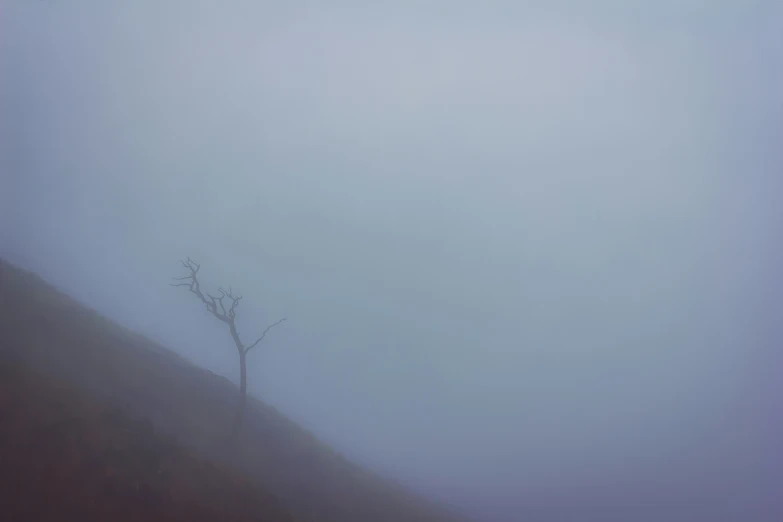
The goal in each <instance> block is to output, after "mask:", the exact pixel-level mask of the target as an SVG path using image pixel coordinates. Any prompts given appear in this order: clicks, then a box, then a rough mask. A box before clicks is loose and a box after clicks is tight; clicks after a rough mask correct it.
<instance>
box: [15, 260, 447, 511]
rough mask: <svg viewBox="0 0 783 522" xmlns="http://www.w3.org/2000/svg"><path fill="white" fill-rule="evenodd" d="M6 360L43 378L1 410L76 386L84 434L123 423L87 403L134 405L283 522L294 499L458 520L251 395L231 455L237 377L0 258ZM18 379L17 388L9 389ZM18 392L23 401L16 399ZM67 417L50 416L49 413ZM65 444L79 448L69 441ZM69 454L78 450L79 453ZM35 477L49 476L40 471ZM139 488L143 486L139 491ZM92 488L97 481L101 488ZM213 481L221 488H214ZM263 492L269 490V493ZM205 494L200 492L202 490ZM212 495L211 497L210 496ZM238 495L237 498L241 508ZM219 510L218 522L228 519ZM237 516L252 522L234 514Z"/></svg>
mask: <svg viewBox="0 0 783 522" xmlns="http://www.w3.org/2000/svg"><path fill="white" fill-rule="evenodd" d="M0 355H2V356H3V358H4V359H5V360H12V361H13V363H12V364H11V367H12V368H15V369H14V370H13V371H11V370H8V371H6V373H7V374H9V375H16V374H20V372H21V371H22V370H20V368H27V369H28V370H27V371H28V372H29V371H31V370H32V372H33V374H37V375H40V376H41V377H34V376H33V377H30V378H18V379H17V380H16V381H14V380H13V379H10V380H8V379H7V380H6V381H7V382H6V383H5V387H4V388H3V389H2V394H3V395H2V397H0V399H3V398H4V399H5V404H6V405H9V404H10V406H6V410H7V411H6V410H4V412H5V413H4V414H5V415H10V414H9V413H8V411H24V410H19V409H18V408H22V407H23V408H24V409H26V408H28V407H29V408H30V411H34V410H35V411H39V410H40V411H43V410H41V409H40V408H43V409H44V410H45V409H46V408H45V407H43V406H41V404H46V401H47V400H48V399H46V397H47V396H56V395H57V394H56V393H54V392H53V391H51V390H50V391H48V392H47V391H45V390H46V387H47V386H49V385H51V386H55V385H54V384H51V383H54V382H59V383H62V385H61V386H62V387H64V388H67V389H73V390H74V391H73V392H71V391H68V394H72V395H68V394H66V395H64V396H67V397H70V399H69V404H71V403H72V404H73V405H74V406H68V408H73V409H74V411H78V412H81V413H77V414H73V415H71V416H70V417H68V416H66V417H68V418H72V417H74V416H75V417H76V418H78V419H81V420H79V421H78V422H77V426H80V427H77V428H73V429H75V430H76V432H75V433H77V435H69V436H72V437H76V438H77V439H79V438H83V437H85V436H87V435H85V434H86V433H90V432H92V431H95V432H96V433H104V434H106V433H113V430H114V428H111V425H109V427H107V425H106V422H105V419H104V417H105V415H102V414H101V413H96V412H99V411H102V410H100V407H98V406H85V405H83V404H82V403H84V404H88V403H89V401H95V403H96V404H112V405H121V406H123V407H124V408H126V410H127V411H126V413H123V414H122V415H123V416H125V417H128V416H129V415H130V416H138V417H143V418H145V419H147V422H148V423H149V425H150V428H149V430H153V429H154V430H155V431H157V432H158V433H157V434H156V433H152V434H150V433H149V430H148V433H147V435H146V436H147V438H148V439H149V442H148V443H149V444H152V446H155V445H156V444H157V445H159V444H164V445H165V444H166V443H165V442H162V441H165V440H166V437H174V438H176V439H177V440H178V441H179V444H178V445H177V448H176V455H179V457H178V458H180V459H185V460H182V463H181V466H183V469H185V468H188V466H190V467H193V466H198V465H197V464H194V463H195V462H196V461H198V459H199V458H205V459H209V460H210V461H212V462H216V463H218V467H215V468H214V481H216V482H215V484H220V483H221V481H223V482H225V481H228V480H229V478H226V477H229V475H226V473H228V472H224V471H221V469H222V468H220V466H223V467H224V468H226V469H227V468H229V467H230V468H233V469H235V470H237V471H239V472H241V473H243V474H244V476H246V477H247V480H248V484H250V483H252V487H254V488H256V491H258V492H259V493H258V494H257V497H258V499H263V500H258V502H260V503H261V504H263V508H258V509H259V510H260V513H261V514H262V515H263V516H264V517H266V518H259V520H285V519H286V518H285V516H284V515H283V514H282V511H281V509H282V508H281V507H280V505H284V506H286V507H287V509H288V510H289V511H290V512H291V513H292V514H293V516H295V517H296V518H297V519H299V518H301V519H303V520H311V521H341V522H351V521H357V522H370V521H372V522H383V521H432V522H440V521H448V520H455V518H453V517H452V515H450V514H446V513H445V511H444V510H442V509H440V508H438V507H435V506H433V505H431V504H429V503H428V502H426V501H424V500H422V499H420V498H418V497H415V496H413V495H411V494H409V493H408V492H406V491H404V490H403V489H402V488H400V487H398V486H397V485H395V484H393V483H391V482H389V481H386V480H383V479H381V478H380V477H378V476H376V475H374V474H372V473H370V472H368V471H367V470H364V469H362V468H360V467H358V466H355V465H353V464H351V463H350V462H348V461H347V460H346V459H344V458H343V457H342V456H340V455H339V454H337V453H336V452H334V451H333V450H331V449H330V448H328V447H327V446H325V445H323V444H321V443H320V442H319V441H318V440H317V439H316V438H315V437H313V436H312V435H311V434H309V433H307V432H306V431H304V430H303V429H301V428H299V427H298V426H297V425H295V424H294V423H293V422H291V421H290V420H288V419H286V418H285V417H284V416H283V415H281V414H280V413H278V412H277V411H276V410H274V409H273V408H270V407H269V406H266V405H264V404H263V403H262V402H260V401H257V400H251V401H249V403H248V405H249V411H248V415H247V420H246V425H245V430H244V432H243V434H242V438H241V440H240V441H239V443H238V444H237V445H236V446H235V447H234V449H233V451H232V452H231V453H230V454H229V453H227V451H226V444H225V436H226V433H227V430H228V427H229V426H230V422H231V416H232V413H233V406H234V404H235V398H236V393H237V391H236V388H235V386H234V385H233V384H232V383H230V382H229V381H228V380H226V379H224V378H222V377H219V376H217V375H215V374H213V373H211V372H209V371H206V370H203V369H200V368H197V367H195V366H193V365H191V364H189V363H188V362H186V361H184V360H182V359H181V358H179V357H177V356H176V355H175V354H173V353H172V352H170V351H169V350H167V349H166V348H165V347H163V346H160V345H159V344H156V343H154V342H152V341H150V340H148V339H146V338H144V337H143V336H140V335H138V334H136V333H134V332H131V331H129V330H126V329H124V328H121V327H119V326H117V325H115V324H113V323H112V322H110V321H108V320H106V319H105V318H102V317H101V316H99V315H98V314H97V313H95V312H93V311H91V310H89V309H87V308H85V307H83V306H81V305H80V304H78V303H76V302H75V301H74V300H72V299H70V298H69V297H68V296H66V295H64V294H62V293H60V292H58V291H56V290H55V289H53V288H52V287H51V286H49V285H47V284H46V283H45V282H43V281H42V280H41V279H40V278H38V277H37V276H35V275H33V274H31V273H29V272H25V271H23V270H20V269H18V268H16V267H13V266H11V265H9V264H8V263H6V262H4V261H2V260H0ZM9 358H10V359H9ZM11 382H17V383H18V384H17V385H11V384H9V383H11ZM30 383H33V384H30ZM9 386H10V388H9ZM14 386H18V388H15V387H14ZM24 386H27V387H28V388H24ZM30 386H32V387H30ZM31 390H41V391H40V393H39V395H40V397H41V398H40V399H39V402H40V404H39V403H35V402H32V403H29V404H28V403H26V402H24V400H27V399H24V400H23V399H21V398H20V397H28V396H29V397H36V395H35V394H33V393H31ZM23 391H24V393H22V392H23ZM9 397H15V399H14V400H10V399H9ZM30 400H32V399H30ZM90 412H92V413H90ZM17 417H18V418H16V421H15V422H19V423H20V424H19V425H20V426H28V427H27V428H24V429H39V428H41V426H42V425H41V424H40V423H39V424H36V422H38V421H35V419H34V418H27V417H24V416H21V417H19V416H17ZM45 417H46V415H44V416H43V417H42V418H45ZM58 418H59V417H57V415H56V414H53V416H52V417H51V419H50V420H52V421H54V420H57V419H58ZM128 418H130V417H128ZM25 419H26V420H25ZM101 419H104V420H101ZM60 420H63V419H60ZM4 422H5V421H4ZM41 422H43V421H41ZM47 422H48V421H47ZM57 422H59V421H57ZM128 422H130V423H131V424H133V422H131V421H128ZM25 423H27V424H25ZM78 423H81V424H78ZM20 429H22V428H20ZM69 429H71V428H69ZM20 436H21V435H20ZM106 436H108V435H106ZM7 438H8V437H6V439H7ZM99 438H100V437H99ZM69 440H70V439H69ZM102 440H103V439H102ZM9 444H11V442H10V441H9V440H5V439H3V445H4V453H3V455H6V456H7V455H8V454H7V450H8V448H9V447H10V446H9ZM14 444H16V442H14ZM185 448H187V449H185ZM63 451H65V450H63ZM67 451H71V452H73V451H76V450H74V449H73V448H71V449H68V450H67ZM79 451H81V450H79ZM85 451H86V450H85ZM140 451H141V450H140ZM143 451H146V450H143ZM143 451H142V452H143ZM172 451H173V450H172ZM77 453H78V451H77ZM191 455H192V456H191ZM68 458H76V457H74V456H73V455H71V456H70V457H68ZM185 462H187V464H185ZM199 465H200V464H199ZM68 466H71V464H68ZM63 469H65V468H63ZM78 469H82V468H78ZM199 469H202V468H199ZM37 473H46V472H45V471H43V469H41V470H39V471H38V472H37ZM63 473H65V472H64V471H63ZM200 473H202V474H206V475H204V476H205V477H206V476H208V475H209V474H208V473H207V472H205V471H203V470H202V471H201V472H200ZM224 475H225V476H224ZM85 480H86V483H90V484H93V483H92V482H90V480H93V479H85ZM95 480H97V479H95ZM205 480H207V479H206V478H205ZM210 480H212V479H210ZM232 480H233V479H232ZM236 480H239V479H236ZM96 484H97V482H96ZM238 484H239V485H236V486H235V487H236V488H238V489H236V492H235V495H234V497H232V499H233V500H231V502H234V503H237V502H239V503H240V504H242V502H245V501H244V500H242V501H240V500H237V499H245V500H246V497H244V496H243V494H242V493H240V492H241V491H242V488H244V487H250V486H246V485H244V483H241V481H240V483H238ZM136 486H138V484H135V485H134V486H133V487H136ZM90 487H92V488H95V487H97V486H95V485H94V484H93V485H92V486H90ZM144 487H145V488H146V487H147V486H144ZM167 487H168V486H167ZM215 487H216V488H218V486H217V485H216V486H215ZM220 487H224V486H220ZM193 488H195V489H193ZM88 489H89V488H88ZM169 489H170V488H169ZM224 489H225V487H224ZM191 491H192V492H193V493H194V494H196V493H195V492H196V491H201V490H199V489H198V488H197V487H196V486H193V487H192V488H191ZM261 491H263V492H265V493H264V494H261V493H260V492H261ZM169 494H170V493H166V494H165V495H164V497H165V498H164V500H165V501H168V500H166V499H168V496H166V495H169ZM155 495H157V493H156V494H153V495H152V496H153V497H154V498H156V499H158V500H156V501H160V502H162V501H163V500H161V499H160V498H159V496H155ZM203 495H204V493H203V492H202V493H198V494H197V495H196V496H203ZM207 497H209V496H208V495H207ZM235 497H236V498H235ZM58 498H59V497H58ZM221 498H222V497H221ZM204 500H205V502H207V503H209V502H212V501H211V500H210V499H209V498H206V497H205V499H204ZM278 500H279V501H278ZM117 502H120V501H117ZM231 502H229V504H230V505H233V504H231ZM120 503H121V502H120ZM213 503H214V502H213ZM248 505H249V504H247V503H246V502H245V503H244V504H242V506H244V507H243V508H242V509H246V508H248ZM251 507H252V506H251ZM183 509H184V508H183ZM248 509H249V508H248ZM240 512H241V513H245V511H242V510H241V509H240V510H239V511H238V512H237V513H240ZM241 513H240V514H241ZM240 514H238V515H237V516H240ZM221 517H222V515H221ZM221 517H219V519H221V520H224V519H225V520H228V518H221ZM170 519H172V520H173V518H170ZM240 519H241V520H244V519H242V518H237V520H240ZM129 520H132V519H129ZM150 520H152V519H150Z"/></svg>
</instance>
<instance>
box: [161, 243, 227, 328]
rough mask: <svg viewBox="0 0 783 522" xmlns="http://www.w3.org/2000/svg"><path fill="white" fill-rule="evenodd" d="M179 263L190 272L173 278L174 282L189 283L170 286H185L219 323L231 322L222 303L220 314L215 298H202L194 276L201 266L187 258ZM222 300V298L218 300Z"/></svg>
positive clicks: (202, 294)
mask: <svg viewBox="0 0 783 522" xmlns="http://www.w3.org/2000/svg"><path fill="white" fill-rule="evenodd" d="M180 263H181V264H182V266H183V267H184V268H187V269H188V270H189V271H190V274H189V275H186V276H183V277H175V278H173V279H174V280H175V281H189V282H188V283H173V284H171V286H187V287H188V290H190V291H191V292H192V293H194V294H196V296H197V297H198V298H199V299H200V300H201V302H202V303H204V306H206V307H207V310H208V311H209V312H210V313H211V314H212V315H214V316H215V317H217V318H218V319H220V320H221V321H223V322H225V323H229V322H231V320H232V319H233V318H230V317H229V316H228V315H227V314H226V312H225V308H224V307H223V302H222V301H220V307H221V309H222V310H223V311H222V313H221V312H220V311H218V308H217V305H218V301H219V300H218V299H217V298H216V297H213V296H211V295H209V294H207V296H209V299H207V297H206V296H204V293H203V292H202V291H201V286H200V285H199V282H198V278H197V277H196V274H198V271H199V269H200V268H201V265H199V264H198V263H196V262H195V261H193V260H192V259H190V258H189V257H186V258H185V259H183V260H181V261H180ZM220 299H222V297H221V298H220Z"/></svg>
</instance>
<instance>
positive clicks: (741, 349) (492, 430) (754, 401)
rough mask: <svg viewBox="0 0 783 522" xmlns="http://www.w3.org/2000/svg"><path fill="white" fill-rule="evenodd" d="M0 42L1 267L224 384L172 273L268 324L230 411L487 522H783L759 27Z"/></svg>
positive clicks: (104, 19) (214, 26)
mask: <svg viewBox="0 0 783 522" xmlns="http://www.w3.org/2000/svg"><path fill="white" fill-rule="evenodd" d="M776 4H777V5H776ZM0 12H1V13H2V14H0V147H2V148H1V149H0V176H1V177H0V179H1V180H2V185H0V194H1V195H2V196H1V198H2V199H0V208H1V209H2V210H1V212H2V215H0V234H1V235H0V255H1V256H3V257H5V258H7V259H8V260H10V261H12V262H15V263H18V264H20V265H21V266H23V267H26V268H28V269H30V270H33V271H36V272H38V273H40V274H41V275H42V276H43V277H45V278H46V279H48V280H50V281H52V282H53V283H55V284H56V285H58V286H59V287H61V288H62V289H64V290H66V291H67V292H69V293H70V294H72V295H73V296H75V297H76V298H78V299H80V300H82V301H84V302H85V303H87V304H88V305H90V306H92V307H94V308H96V309H97V310H99V311H100V312H102V313H104V314H105V315H107V316H109V317H111V318H113V319H116V320H117V321H119V322H121V323H122V324H124V325H126V326H129V327H131V328H134V329H137V330H139V331H141V332H143V333H145V334H147V335H149V336H150V337H152V338H155V339H157V340H160V341H162V342H164V343H165V344H167V345H168V346H170V347H172V348H173V349H175V350H176V351H177V352H178V353H180V354H182V355H183V356H185V357H186V358H188V359H189V360H191V361H192V362H194V363H195V364H197V365H200V366H203V367H206V368H209V369H211V370H212V371H214V372H216V373H219V374H223V375H225V376H228V377H230V378H232V379H235V380H236V379H238V364H237V358H236V354H235V351H234V350H235V348H234V347H233V344H232V342H231V338H230V337H229V336H228V334H227V332H226V331H225V328H224V325H222V324H221V323H219V322H218V321H216V320H214V318H211V317H210V316H209V314H208V313H207V312H206V311H205V310H204V308H203V306H201V305H199V303H198V302H197V300H196V299H195V298H194V297H193V296H192V295H190V294H188V293H187V292H186V291H185V289H182V288H172V287H170V286H169V282H170V278H171V277H173V276H179V275H183V274H182V267H181V266H179V265H178V264H177V261H178V259H181V258H183V257H185V256H191V257H192V258H193V259H195V260H196V261H198V262H199V263H201V266H202V269H201V272H200V274H199V275H200V277H201V283H202V285H203V286H204V288H205V289H213V290H214V289H216V288H217V287H218V286H228V285H233V288H234V289H236V290H238V291H240V292H241V293H242V294H243V295H244V299H243V301H242V305H241V307H240V308H239V310H238V316H237V325H238V327H239V331H240V334H241V335H242V336H243V338H244V339H245V340H246V341H251V340H253V339H254V338H255V337H257V336H258V335H259V334H260V333H261V332H262V331H263V329H264V328H265V327H266V325H267V324H269V323H271V322H273V321H275V320H277V319H279V318H280V317H287V318H288V321H287V322H286V323H284V324H283V325H280V326H279V327H277V328H275V329H274V330H272V331H271V332H270V333H269V335H267V337H266V339H265V340H264V343H263V344H262V345H261V346H259V348H257V349H256V350H255V351H254V352H252V353H251V354H250V356H249V358H248V373H249V377H248V378H249V389H250V391H251V392H252V393H253V394H255V395H257V396H259V397H261V398H263V399H264V400H265V401H267V402H268V403H270V404H272V405H274V406H276V407H277V408H279V409H280V410H281V411H283V412H284V413H285V414H286V415H288V416H289V417H291V418H292V419H294V420H296V421H297V422H299V423H300V424H301V425H303V426H305V427H306V428H308V429H310V430H312V431H313V432H314V433H316V434H317V435H318V436H319V437H320V438H321V439H323V440H324V441H327V442H328V443H330V444H332V445H333V446H334V447H336V448H337V449H339V450H340V451H342V452H344V453H345V454H346V455H348V456H349V457H351V458H352V459H354V460H356V461H357V462H361V463H363V464H365V465H368V466H370V467H372V468H373V469H375V470H377V471H379V472H381V473H383V474H385V475H387V476H390V477H393V478H395V479H397V480H400V481H401V482H403V483H404V484H406V485H408V486H409V487H411V488H413V489H415V490H417V491H419V492H421V493H423V494H425V495H428V496H430V497H431V498H434V499H437V500H439V501H442V502H449V503H453V504H454V505H456V506H459V507H460V508H462V509H464V510H465V511H466V512H469V513H471V514H474V515H475V516H476V517H477V518H478V519H481V520H486V521H497V522H505V521H516V520H531V521H535V520H540V521H549V520H551V521H567V520H575V521H576V520H578V521H586V520H596V521H598V520H600V521H609V520H618V521H620V520H622V521H651V522H652V521H680V520H681V521H696V520H707V519H710V520H718V519H720V520H736V521H740V520H742V521H748V520H754V521H759V522H761V521H766V520H770V521H772V520H780V517H781V513H783V506H781V503H780V501H779V500H778V499H776V494H777V493H778V492H779V491H781V490H782V489H783V471H781V469H783V468H782V466H781V465H783V453H781V451H783V443H781V441H782V440H783V438H782V437H783V421H781V419H782V418H783V417H781V413H783V412H781V397H783V394H782V392H783V389H781V388H783V386H781V385H780V384H777V383H776V381H777V380H779V373H780V371H781V367H782V366H781V363H783V356H781V353H780V343H781V339H783V317H782V313H783V308H781V290H783V277H782V276H781V271H780V267H781V266H782V265H781V262H783V255H781V254H782V252H783V247H782V246H781V245H783V243H782V242H781V241H780V240H781V237H780V223H781V222H783V221H781V218H783V211H781V208H780V204H781V194H783V177H782V176H781V167H783V156H782V155H781V152H780V143H781V138H783V125H782V123H781V122H783V75H782V74H781V71H783V45H782V44H781V38H780V34H781V32H783V31H781V30H782V29H783V27H782V26H783V23H782V22H781V21H782V20H783V8H782V7H781V5H780V4H779V3H778V2H774V1H770V2H761V1H757V2H754V1H742V2H740V1H739V0H737V1H735V2H707V1H703V2H702V1H697V0H682V1H678V2H674V1H659V2H646V3H641V2H637V3H634V2H627V3H623V4H622V5H620V3H619V2H610V1H608V0H596V1H593V2H589V3H588V2H580V3H578V4H577V3H572V4H568V3H564V2H507V3H501V2H492V1H488V2H473V3H468V2H445V1H441V2H428V3H414V2H403V1H401V2H391V1H389V2H374V3H373V2H370V3H356V4H351V3H348V2H331V3H329V2H304V1H300V2H288V3H283V2H279V3H272V2H245V1H238V0H237V1H232V2H201V1H191V2H141V1H138V2H90V1H76V0H73V1H68V0H42V1H29V0H7V1H6V2H3V4H2V6H0ZM612 517H616V518H612Z"/></svg>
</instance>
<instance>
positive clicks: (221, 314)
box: [171, 257, 285, 438]
mask: <svg viewBox="0 0 783 522" xmlns="http://www.w3.org/2000/svg"><path fill="white" fill-rule="evenodd" d="M180 262H181V263H182V266H183V267H185V268H186V269H187V270H188V271H189V272H190V273H189V274H188V275H186V276H184V277H175V278H174V280H175V281H181V282H178V283H172V284H171V286H185V287H187V288H188V290H190V291H191V292H192V293H194V294H195V295H196V297H198V298H199V299H200V300H201V302H202V303H204V305H205V306H206V307H207V310H208V311H209V313H211V314H212V315H214V316H215V317H216V318H217V319H218V320H220V321H222V322H224V323H226V324H227V325H228V330H229V332H230V333H231V338H232V339H233V340H234V344H235V345H236V347H237V352H238V353H239V404H238V405H237V411H236V416H235V417H234V425H233V427H232V430H231V434H232V438H236V436H237V435H238V434H239V431H240V429H241V428H242V422H243V420H244V417H245V405H246V403H247V364H246V361H247V354H248V352H249V351H250V350H252V349H253V348H255V347H256V345H258V343H260V342H261V341H263V340H264V337H266V334H267V333H268V332H269V330H271V329H272V328H274V327H275V326H277V325H279V324H280V323H282V322H283V321H285V318H283V319H280V320H279V321H276V322H274V323H272V324H270V325H269V326H267V327H266V329H265V330H264V331H263V333H262V334H261V337H259V338H258V339H256V340H255V341H254V342H252V343H251V344H248V345H244V344H243V343H242V341H241V340H240V339H239V333H238V332H237V326H236V315H237V307H238V306H239V302H240V301H241V300H242V296H241V295H237V294H234V292H233V290H232V289H231V287H229V288H228V292H226V291H225V290H223V289H222V288H218V292H220V295H219V296H213V295H211V294H209V293H208V292H207V294H206V296H205V295H204V292H202V291H201V286H200V285H199V281H198V277H197V274H198V271H199V269H200V268H201V265H199V264H198V263H196V262H195V261H193V260H192V259H190V258H189V257H188V258H185V259H184V260H182V261H180ZM224 300H228V302H224ZM226 306H228V308H226Z"/></svg>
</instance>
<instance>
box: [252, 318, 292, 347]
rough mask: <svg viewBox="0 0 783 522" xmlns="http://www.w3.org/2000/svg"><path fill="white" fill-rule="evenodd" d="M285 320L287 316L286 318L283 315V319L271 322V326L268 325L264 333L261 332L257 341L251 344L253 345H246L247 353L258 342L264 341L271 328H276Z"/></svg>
mask: <svg viewBox="0 0 783 522" xmlns="http://www.w3.org/2000/svg"><path fill="white" fill-rule="evenodd" d="M285 320H286V318H285V317H283V318H282V319H280V320H279V321H277V322H275V323H272V324H270V325H269V326H267V327H266V330H264V333H262V334H261V337H259V338H258V339H256V341H255V342H254V343H253V344H251V345H248V346H246V347H245V353H247V352H249V351H250V350H251V349H252V348H254V347H255V346H256V345H257V344H258V343H260V342H261V341H263V340H264V337H266V334H267V333H268V332H269V330H271V329H272V328H274V327H275V326H277V325H279V324H280V323H282V322H283V321H285Z"/></svg>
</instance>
